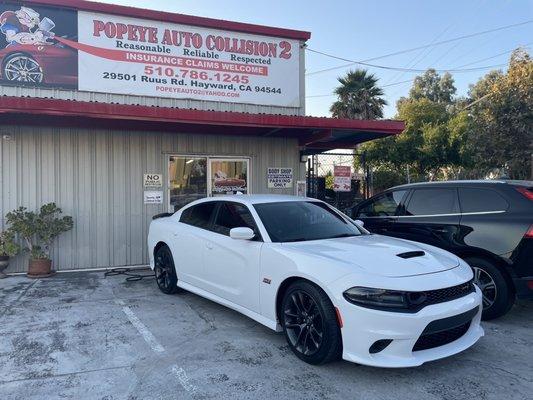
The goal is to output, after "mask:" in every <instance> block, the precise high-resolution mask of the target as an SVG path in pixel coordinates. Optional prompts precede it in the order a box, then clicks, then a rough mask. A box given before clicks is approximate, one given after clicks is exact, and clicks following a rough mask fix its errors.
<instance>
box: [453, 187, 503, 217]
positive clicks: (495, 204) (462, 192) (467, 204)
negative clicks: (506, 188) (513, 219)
mask: <svg viewBox="0 0 533 400" xmlns="http://www.w3.org/2000/svg"><path fill="white" fill-rule="evenodd" d="M459 200H460V202H461V211H462V212H463V213H472V212H488V211H505V210H507V208H508V207H509V204H508V203H507V201H506V200H505V199H504V198H503V197H502V196H501V195H500V194H499V193H498V192H496V191H495V190H491V189H479V188H459Z"/></svg>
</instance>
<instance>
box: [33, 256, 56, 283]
mask: <svg viewBox="0 0 533 400" xmlns="http://www.w3.org/2000/svg"><path fill="white" fill-rule="evenodd" d="M51 275H53V271H52V260H48V259H46V258H36V259H30V261H29V263H28V277H29V278H46V277H47V276H51Z"/></svg>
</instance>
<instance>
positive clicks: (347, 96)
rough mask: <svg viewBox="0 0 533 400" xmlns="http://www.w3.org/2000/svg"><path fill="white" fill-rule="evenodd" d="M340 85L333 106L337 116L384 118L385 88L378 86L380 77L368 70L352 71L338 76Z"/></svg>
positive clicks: (332, 110) (334, 113)
mask: <svg viewBox="0 0 533 400" xmlns="http://www.w3.org/2000/svg"><path fill="white" fill-rule="evenodd" d="M338 81H339V83H340V86H338V87H337V88H336V89H335V94H336V95H337V96H338V100H337V101H335V102H334V103H333V104H332V106H331V108H330V111H331V114H332V115H333V117H335V118H348V119H378V118H383V106H385V105H387V102H386V101H385V100H384V99H383V97H382V96H383V90H382V89H381V88H380V87H378V86H377V82H378V79H377V78H376V77H375V76H374V75H373V74H369V73H368V72H367V71H366V70H362V69H357V70H355V71H350V72H348V73H347V74H346V76H344V77H340V78H338Z"/></svg>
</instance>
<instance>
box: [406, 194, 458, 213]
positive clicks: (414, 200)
mask: <svg viewBox="0 0 533 400" xmlns="http://www.w3.org/2000/svg"><path fill="white" fill-rule="evenodd" d="M458 212H459V207H458V205H457V200H456V192H455V189H416V190H415V191H414V192H413V195H412V196H411V200H409V204H408V205H407V209H406V211H405V215H439V214H454V213H458Z"/></svg>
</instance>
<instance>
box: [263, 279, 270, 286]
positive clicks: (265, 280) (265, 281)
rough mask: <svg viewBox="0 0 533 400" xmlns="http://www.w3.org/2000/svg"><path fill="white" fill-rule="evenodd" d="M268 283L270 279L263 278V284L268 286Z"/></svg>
mask: <svg viewBox="0 0 533 400" xmlns="http://www.w3.org/2000/svg"><path fill="white" fill-rule="evenodd" d="M270 282H272V281H271V280H270V279H268V278H263V283H267V284H269V285H270Z"/></svg>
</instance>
